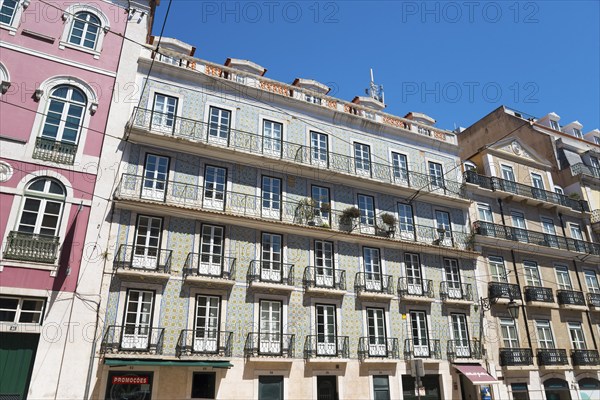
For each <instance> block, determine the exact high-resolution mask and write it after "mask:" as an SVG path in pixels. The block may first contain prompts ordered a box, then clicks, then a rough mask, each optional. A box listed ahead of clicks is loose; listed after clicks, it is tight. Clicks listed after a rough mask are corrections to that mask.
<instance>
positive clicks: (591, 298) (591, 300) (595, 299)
mask: <svg viewBox="0 0 600 400" xmlns="http://www.w3.org/2000/svg"><path fill="white" fill-rule="evenodd" d="M587 298H588V306H591V307H597V308H600V293H588V294H587Z"/></svg>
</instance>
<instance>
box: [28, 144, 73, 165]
mask: <svg viewBox="0 0 600 400" xmlns="http://www.w3.org/2000/svg"><path fill="white" fill-rule="evenodd" d="M75 154H77V145H76V144H75V143H68V142H59V141H56V140H54V139H47V138H42V137H37V138H36V139H35V148H34V149H33V154H32V158H35V159H37V160H44V161H50V162H53V163H57V164H67V165H73V163H74V162H75Z"/></svg>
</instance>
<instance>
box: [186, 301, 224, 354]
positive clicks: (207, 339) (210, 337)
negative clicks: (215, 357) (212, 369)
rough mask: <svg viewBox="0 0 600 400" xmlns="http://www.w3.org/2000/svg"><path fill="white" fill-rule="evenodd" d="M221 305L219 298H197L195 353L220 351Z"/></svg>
mask: <svg viewBox="0 0 600 400" xmlns="http://www.w3.org/2000/svg"><path fill="white" fill-rule="evenodd" d="M220 303H221V298H220V297H218V296H204V295H198V296H197V297H196V320H195V321H194V344H193V346H194V347H193V349H194V351H195V352H200V353H216V352H217V351H218V350H219V308H220Z"/></svg>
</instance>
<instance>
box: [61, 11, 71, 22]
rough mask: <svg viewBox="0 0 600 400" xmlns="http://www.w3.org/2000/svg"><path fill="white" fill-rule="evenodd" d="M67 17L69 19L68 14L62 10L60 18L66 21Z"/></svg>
mask: <svg viewBox="0 0 600 400" xmlns="http://www.w3.org/2000/svg"><path fill="white" fill-rule="evenodd" d="M67 19H69V14H67V13H66V12H64V13H63V15H62V20H63V21H66V20H67Z"/></svg>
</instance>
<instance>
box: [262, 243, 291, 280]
mask: <svg viewBox="0 0 600 400" xmlns="http://www.w3.org/2000/svg"><path fill="white" fill-rule="evenodd" d="M281 241H282V240H281V235H275V234H272V233H263V234H262V243H261V247H262V249H261V269H260V279H261V281H266V282H281V281H282V280H283V278H284V272H283V271H282V269H283V264H282V261H283V253H282V250H283V249H282V244H281ZM285 273H287V272H285Z"/></svg>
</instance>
